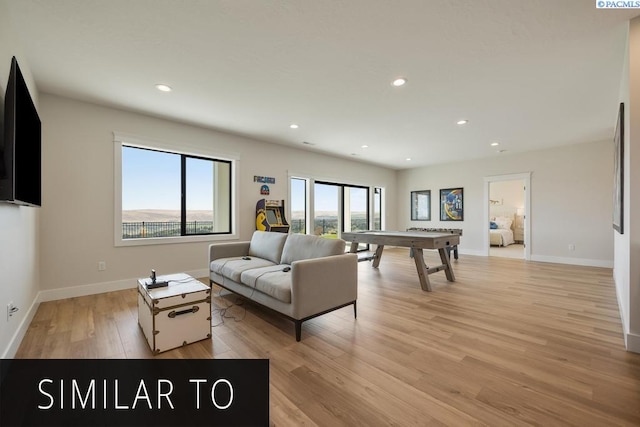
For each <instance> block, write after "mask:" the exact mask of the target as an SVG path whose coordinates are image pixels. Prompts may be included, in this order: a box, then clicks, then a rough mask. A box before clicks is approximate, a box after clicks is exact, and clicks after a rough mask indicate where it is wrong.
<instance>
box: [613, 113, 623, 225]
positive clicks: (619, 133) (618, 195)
mask: <svg viewBox="0 0 640 427" xmlns="http://www.w3.org/2000/svg"><path fill="white" fill-rule="evenodd" d="M613 145H614V152H613V228H614V229H615V230H616V231H617V232H618V233H620V234H624V103H623V102H621V103H620V108H619V110H618V123H617V124H616V133H615V134H614V137H613Z"/></svg>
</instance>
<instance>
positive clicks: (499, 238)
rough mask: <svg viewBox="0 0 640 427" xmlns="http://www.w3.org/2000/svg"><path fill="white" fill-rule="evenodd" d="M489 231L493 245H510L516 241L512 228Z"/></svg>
mask: <svg viewBox="0 0 640 427" xmlns="http://www.w3.org/2000/svg"><path fill="white" fill-rule="evenodd" d="M489 233H490V234H489V237H490V238H491V242H490V243H491V246H509V245H512V244H514V243H515V242H516V241H515V240H514V239H513V231H512V230H510V229H508V230H506V229H504V228H498V229H495V230H489Z"/></svg>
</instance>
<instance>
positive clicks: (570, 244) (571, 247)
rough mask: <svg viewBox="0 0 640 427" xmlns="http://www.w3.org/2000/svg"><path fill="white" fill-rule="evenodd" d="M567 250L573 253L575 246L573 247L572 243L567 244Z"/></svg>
mask: <svg viewBox="0 0 640 427" xmlns="http://www.w3.org/2000/svg"><path fill="white" fill-rule="evenodd" d="M569 250H570V251H575V250H576V245H574V244H573V243H569Z"/></svg>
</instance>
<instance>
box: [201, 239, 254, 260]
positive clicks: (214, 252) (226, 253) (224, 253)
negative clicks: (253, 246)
mask: <svg viewBox="0 0 640 427" xmlns="http://www.w3.org/2000/svg"><path fill="white" fill-rule="evenodd" d="M249 243H250V242H230V243H212V244H210V245H209V263H211V261H213V260H216V259H219V258H229V257H236V256H245V255H247V254H248V253H249Z"/></svg>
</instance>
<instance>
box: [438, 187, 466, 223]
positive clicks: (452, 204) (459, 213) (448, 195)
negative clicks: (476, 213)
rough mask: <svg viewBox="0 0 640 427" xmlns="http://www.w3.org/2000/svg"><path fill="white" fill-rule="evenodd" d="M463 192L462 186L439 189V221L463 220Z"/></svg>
mask: <svg viewBox="0 0 640 427" xmlns="http://www.w3.org/2000/svg"><path fill="white" fill-rule="evenodd" d="M463 198H464V194H463V189H462V188H445V189H441V190H440V221H463V220H464V204H463V202H464V200H463Z"/></svg>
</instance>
